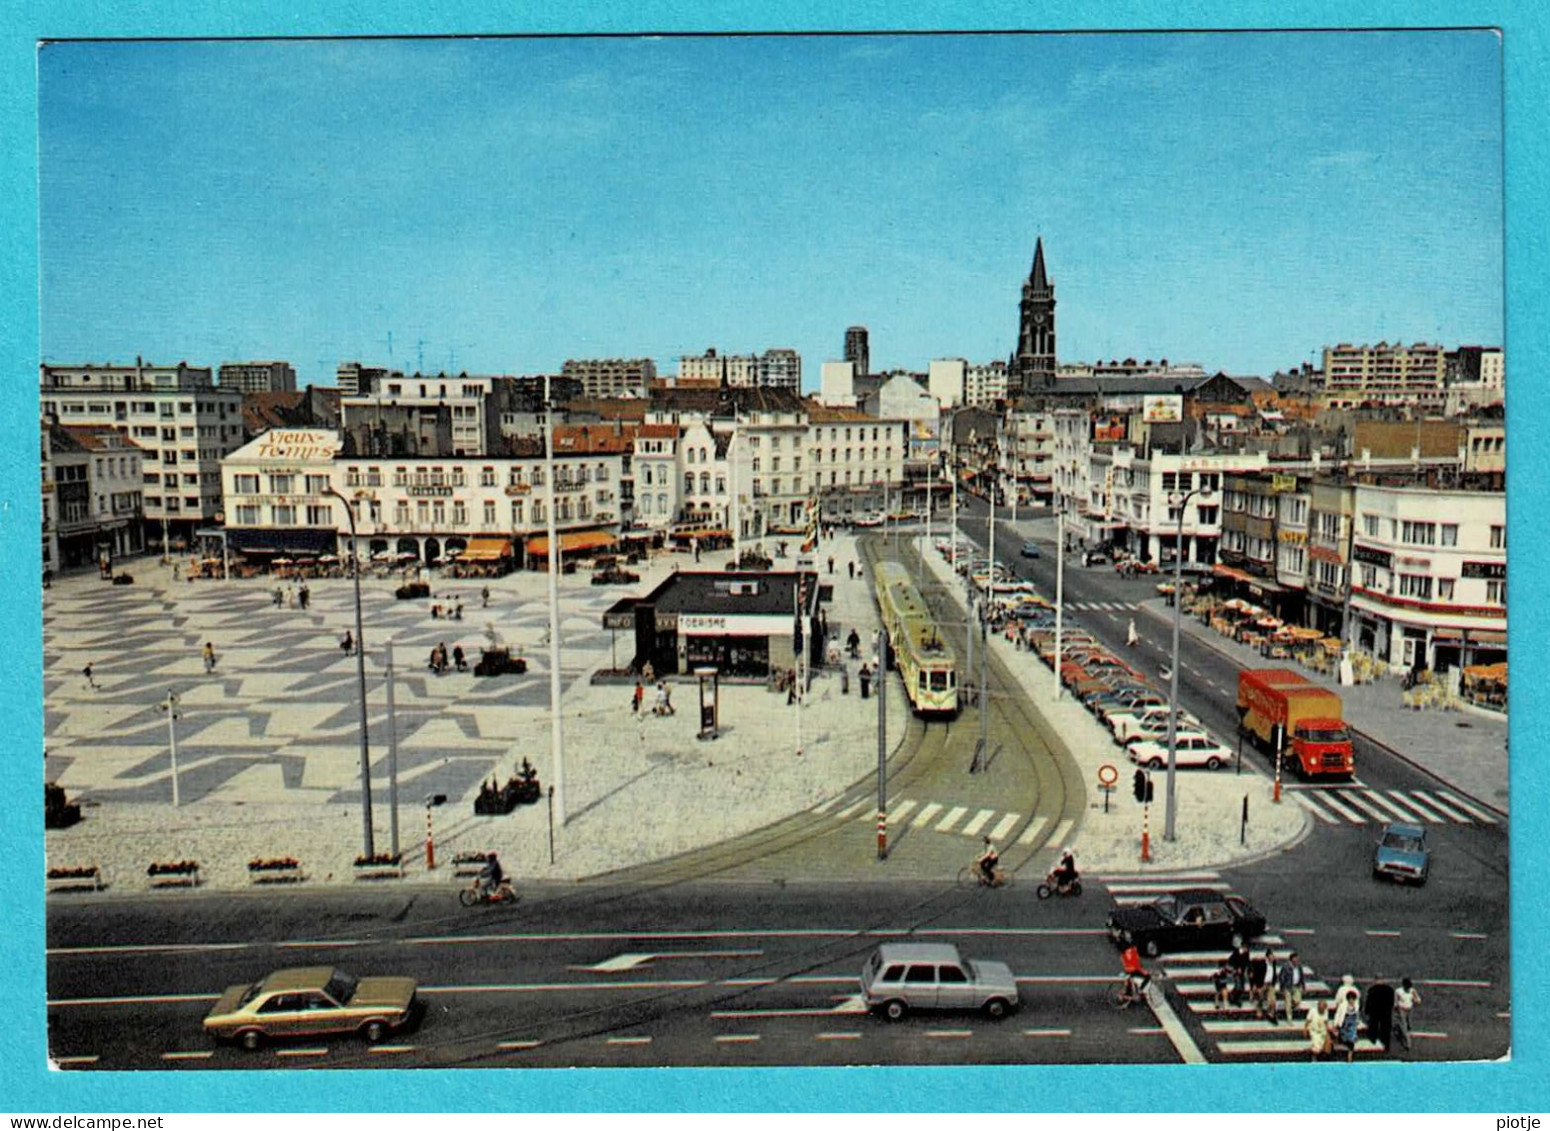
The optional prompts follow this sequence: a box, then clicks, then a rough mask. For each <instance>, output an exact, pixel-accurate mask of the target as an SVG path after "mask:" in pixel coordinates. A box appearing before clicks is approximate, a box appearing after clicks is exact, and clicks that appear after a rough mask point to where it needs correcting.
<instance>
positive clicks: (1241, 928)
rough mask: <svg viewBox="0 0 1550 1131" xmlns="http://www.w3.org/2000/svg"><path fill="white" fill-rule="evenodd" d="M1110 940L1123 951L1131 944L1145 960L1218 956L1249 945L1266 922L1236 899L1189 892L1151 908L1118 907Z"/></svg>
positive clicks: (1159, 900)
mask: <svg viewBox="0 0 1550 1131" xmlns="http://www.w3.org/2000/svg"><path fill="white" fill-rule="evenodd" d="M1108 927H1109V938H1111V939H1113V940H1114V943H1115V944H1116V945H1117V946H1120V947H1122V948H1123V947H1127V946H1131V945H1132V944H1133V945H1134V946H1135V947H1136V949H1137V950H1139V951H1141V953H1142V954H1146V955H1150V956H1156V955H1158V954H1161V953H1162V952H1163V951H1165V950H1218V951H1222V952H1224V953H1225V952H1226V951H1227V949H1228V948H1229V947H1236V946H1238V945H1239V944H1240V943H1246V942H1249V941H1250V940H1251V939H1253V938H1255V937H1256V936H1258V935H1262V934H1264V933H1265V917H1264V916H1263V915H1261V914H1260V913H1259V912H1258V911H1255V910H1254V908H1252V907H1250V906H1249V905H1248V904H1247V903H1246V902H1244V901H1243V900H1242V899H1240V898H1239V897H1238V896H1235V895H1225V894H1223V893H1222V892H1219V891H1212V890H1211V889H1210V888H1186V889H1184V890H1182V891H1175V892H1169V893H1168V894H1167V895H1163V896H1159V897H1158V898H1157V899H1155V900H1153V901H1152V902H1151V903H1142V904H1137V905H1134V906H1130V907H1116V908H1114V909H1113V910H1111V911H1110V912H1109V923H1108Z"/></svg>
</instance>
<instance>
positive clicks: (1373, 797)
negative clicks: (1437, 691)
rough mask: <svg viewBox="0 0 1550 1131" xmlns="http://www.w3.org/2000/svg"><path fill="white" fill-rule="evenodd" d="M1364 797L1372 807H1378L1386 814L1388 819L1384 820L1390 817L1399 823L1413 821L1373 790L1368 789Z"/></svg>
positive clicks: (1407, 814) (1412, 818)
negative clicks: (1399, 821)
mask: <svg viewBox="0 0 1550 1131" xmlns="http://www.w3.org/2000/svg"><path fill="white" fill-rule="evenodd" d="M1364 796H1365V797H1366V798H1367V800H1368V801H1370V802H1372V803H1373V804H1374V805H1377V806H1379V807H1380V808H1382V809H1384V810H1385V811H1386V812H1387V814H1388V817H1385V818H1384V819H1385V820H1387V819H1389V818H1390V817H1392V818H1395V819H1397V820H1401V821H1413V820H1414V819H1415V818H1414V817H1412V816H1411V815H1410V814H1409V813H1406V812H1403V811H1402V810H1401V809H1400V808H1399V806H1398V805H1395V804H1394V803H1393V802H1392V801H1390V800H1389V799H1388V798H1387V797H1384V796H1383V794H1381V793H1379V792H1378V791H1377V790H1375V789H1369V790H1368V791H1367V792H1366V794H1365V795H1364Z"/></svg>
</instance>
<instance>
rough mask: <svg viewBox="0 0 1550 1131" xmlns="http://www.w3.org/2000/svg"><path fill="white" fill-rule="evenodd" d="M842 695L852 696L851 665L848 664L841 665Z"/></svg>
mask: <svg viewBox="0 0 1550 1131" xmlns="http://www.w3.org/2000/svg"><path fill="white" fill-rule="evenodd" d="M840 694H841V695H849V694H850V665H849V664H847V663H841V664H840Z"/></svg>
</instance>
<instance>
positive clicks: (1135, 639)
mask: <svg viewBox="0 0 1550 1131" xmlns="http://www.w3.org/2000/svg"><path fill="white" fill-rule="evenodd" d="M1140 642H1141V634H1140V633H1138V632H1137V631H1136V618H1135V617H1131V618H1130V627H1129V628H1127V629H1126V630H1125V644H1126V646H1127V647H1130V648H1134V647H1135V646H1136V645H1137V644H1139V643H1140Z"/></svg>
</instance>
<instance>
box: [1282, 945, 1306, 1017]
mask: <svg viewBox="0 0 1550 1131" xmlns="http://www.w3.org/2000/svg"><path fill="white" fill-rule="evenodd" d="M1303 981H1304V979H1303V974H1302V961H1301V960H1300V959H1299V958H1298V957H1297V952H1296V951H1295V950H1294V951H1292V952H1291V953H1290V954H1288V955H1287V956H1286V961H1285V962H1283V963H1281V1002H1282V1004H1283V1005H1284V1006H1285V1007H1286V1019H1287V1020H1288V1021H1295V1020H1296V1019H1297V1011H1298V1010H1299V1009H1301V1008H1302V989H1303Z"/></svg>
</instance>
